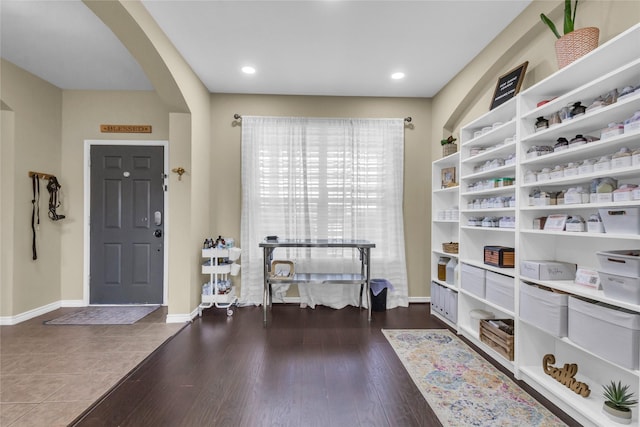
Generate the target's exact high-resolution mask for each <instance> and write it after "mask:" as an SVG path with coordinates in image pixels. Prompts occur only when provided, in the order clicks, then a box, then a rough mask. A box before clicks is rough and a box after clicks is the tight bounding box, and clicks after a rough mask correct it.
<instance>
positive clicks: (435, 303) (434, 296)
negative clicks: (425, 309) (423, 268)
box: [431, 282, 442, 313]
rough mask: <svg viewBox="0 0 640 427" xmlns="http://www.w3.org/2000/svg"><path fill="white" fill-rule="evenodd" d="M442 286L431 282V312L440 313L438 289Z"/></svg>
mask: <svg viewBox="0 0 640 427" xmlns="http://www.w3.org/2000/svg"><path fill="white" fill-rule="evenodd" d="M441 288H442V286H440V285H438V284H437V283H436V282H431V311H436V312H439V313H440V289H441Z"/></svg>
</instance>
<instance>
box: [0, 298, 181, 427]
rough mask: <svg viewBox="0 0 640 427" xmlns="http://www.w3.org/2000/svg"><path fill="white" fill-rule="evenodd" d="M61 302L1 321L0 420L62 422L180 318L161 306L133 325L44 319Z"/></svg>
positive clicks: (17, 424) (11, 423) (10, 423)
mask: <svg viewBox="0 0 640 427" xmlns="http://www.w3.org/2000/svg"><path fill="white" fill-rule="evenodd" d="M74 310H80V309H79V308H62V309H59V310H55V311H52V312H50V313H47V314H45V315H42V316H39V317H36V318H34V319H31V320H28V321H26V322H22V323H20V324H18V325H13V326H0V426H2V427H23V426H38V427H40V426H51V427H53V426H66V425H68V424H69V423H70V422H71V421H73V420H74V419H75V418H76V417H77V416H78V415H80V414H81V413H82V412H83V411H84V410H85V409H87V408H88V407H89V406H90V405H91V404H92V403H93V402H95V401H96V400H97V399H98V398H100V397H101V396H102V395H103V394H104V393H105V392H107V391H108V390H109V389H110V388H111V387H113V386H114V385H115V384H116V383H117V382H118V381H119V380H120V379H121V378H122V377H124V376H125V375H126V374H127V373H128V372H129V371H131V370H132V369H133V368H134V367H135V366H137V365H138V364H139V363H140V362H142V360H144V359H145V358H146V357H147V356H148V355H149V354H150V353H151V352H153V350H155V349H156V348H157V347H159V346H160V344H162V343H163V342H164V341H165V340H166V339H167V338H169V337H171V336H173V335H175V334H176V333H177V332H178V331H179V330H180V329H181V328H182V327H183V326H184V324H182V323H180V324H177V323H173V324H167V323H165V317H166V308H165V307H161V308H160V309H159V310H156V311H155V312H153V313H151V314H149V315H148V316H146V317H145V318H143V319H141V320H140V321H138V322H136V323H135V324H133V325H96V326H94V325H92V326H77V325H44V324H43V322H44V321H46V320H50V319H53V318H56V317H58V316H60V315H62V314H65V313H68V312H70V311H74Z"/></svg>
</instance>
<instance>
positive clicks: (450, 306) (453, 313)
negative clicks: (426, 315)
mask: <svg viewBox="0 0 640 427" xmlns="http://www.w3.org/2000/svg"><path fill="white" fill-rule="evenodd" d="M440 291H441V292H443V291H444V295H445V298H444V300H445V305H444V317H446V318H447V319H449V320H450V321H452V322H453V323H457V322H458V293H457V292H455V291H454V290H452V289H449V288H443V289H441V290H440Z"/></svg>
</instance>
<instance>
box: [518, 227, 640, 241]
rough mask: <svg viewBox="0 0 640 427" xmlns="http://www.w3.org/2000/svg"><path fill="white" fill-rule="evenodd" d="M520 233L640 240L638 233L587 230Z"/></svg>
mask: <svg viewBox="0 0 640 427" xmlns="http://www.w3.org/2000/svg"><path fill="white" fill-rule="evenodd" d="M520 234H539V235H547V236H562V237H584V238H598V239H617V240H640V235H638V234H613V233H589V232H588V231H551V230H525V229H523V230H520Z"/></svg>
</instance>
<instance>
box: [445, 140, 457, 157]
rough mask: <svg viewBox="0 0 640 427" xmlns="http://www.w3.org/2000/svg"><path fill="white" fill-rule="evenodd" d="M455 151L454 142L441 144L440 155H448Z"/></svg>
mask: <svg viewBox="0 0 640 427" xmlns="http://www.w3.org/2000/svg"><path fill="white" fill-rule="evenodd" d="M456 151H458V146H457V145H456V144H454V143H450V144H444V145H443V146H442V157H447V156H448V155H450V154H453V153H455V152H456Z"/></svg>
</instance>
